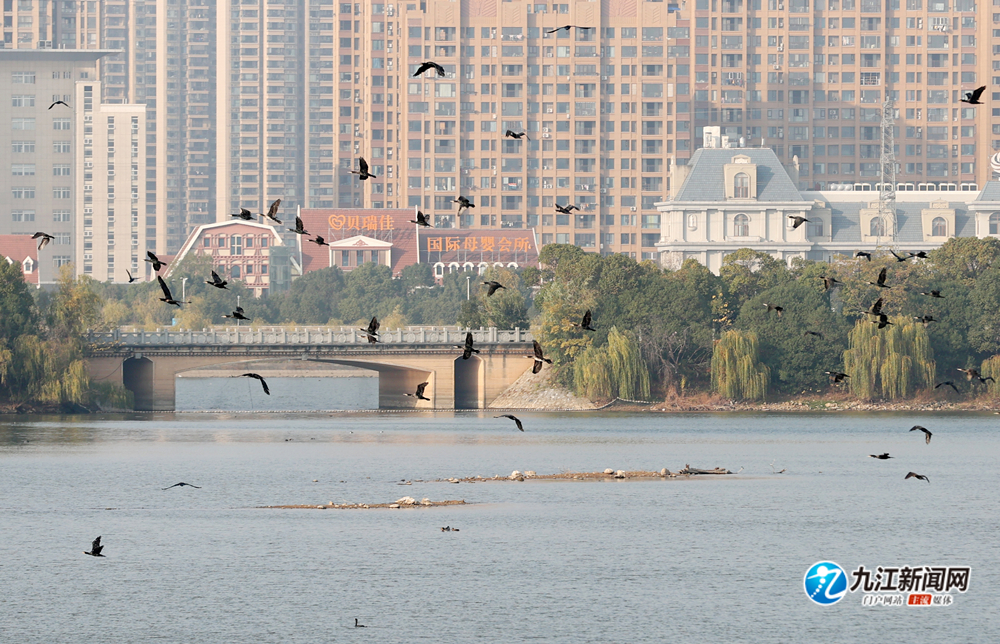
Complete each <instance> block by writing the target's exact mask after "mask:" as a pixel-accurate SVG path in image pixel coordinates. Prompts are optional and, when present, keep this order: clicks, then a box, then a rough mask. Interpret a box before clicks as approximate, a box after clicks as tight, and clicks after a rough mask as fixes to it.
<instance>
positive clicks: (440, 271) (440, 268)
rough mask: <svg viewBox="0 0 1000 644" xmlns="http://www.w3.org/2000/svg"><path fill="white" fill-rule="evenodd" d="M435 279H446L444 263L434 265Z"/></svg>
mask: <svg viewBox="0 0 1000 644" xmlns="http://www.w3.org/2000/svg"><path fill="white" fill-rule="evenodd" d="M434 277H437V278H441V277H444V262H437V263H436V264H434Z"/></svg>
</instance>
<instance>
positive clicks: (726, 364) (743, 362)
mask: <svg viewBox="0 0 1000 644" xmlns="http://www.w3.org/2000/svg"><path fill="white" fill-rule="evenodd" d="M770 381H771V370H770V369H768V367H767V366H766V365H764V364H763V363H762V362H761V361H760V360H759V358H758V341H757V334H756V333H753V332H750V331H740V330H733V331H726V332H725V333H723V334H722V338H721V339H719V340H718V341H717V342H716V343H715V347H714V348H713V350H712V389H714V390H715V391H717V392H718V393H720V394H722V395H723V396H725V397H726V398H731V399H734V400H764V399H765V398H767V387H768V384H769V383H770Z"/></svg>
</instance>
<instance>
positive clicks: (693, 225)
mask: <svg viewBox="0 0 1000 644" xmlns="http://www.w3.org/2000/svg"><path fill="white" fill-rule="evenodd" d="M688 228H689V229H691V230H697V229H698V215H688Z"/></svg>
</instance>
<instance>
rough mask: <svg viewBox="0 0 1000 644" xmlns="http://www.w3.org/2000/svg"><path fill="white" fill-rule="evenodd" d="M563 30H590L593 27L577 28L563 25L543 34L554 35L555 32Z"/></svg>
mask: <svg viewBox="0 0 1000 644" xmlns="http://www.w3.org/2000/svg"><path fill="white" fill-rule="evenodd" d="M563 29H565V30H566V31H569V30H570V29H583V30H590V29H593V27H578V26H576V25H563V26H562V27H556V28H555V29H549V30H548V31H546V32H545V33H547V34H554V33H556V32H557V31H562V30H563Z"/></svg>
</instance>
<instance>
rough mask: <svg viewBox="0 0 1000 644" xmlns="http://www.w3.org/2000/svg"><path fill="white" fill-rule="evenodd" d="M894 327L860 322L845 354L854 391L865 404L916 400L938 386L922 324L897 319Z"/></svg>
mask: <svg viewBox="0 0 1000 644" xmlns="http://www.w3.org/2000/svg"><path fill="white" fill-rule="evenodd" d="M891 321H892V323H893V324H892V326H887V327H886V328H884V329H879V328H878V326H877V325H875V324H872V323H871V322H867V321H865V320H859V321H858V322H857V323H856V324H855V325H854V329H853V330H851V332H850V347H849V348H848V350H847V351H845V352H844V373H846V374H847V375H849V376H850V380H849V383H850V387H851V391H852V392H853V393H854V395H855V396H857V397H859V398H863V399H865V400H872V399H875V398H882V399H885V400H893V399H896V398H906V397H909V396H912V395H913V394H914V393H916V392H917V390H919V389H927V388H929V387H932V386H933V385H934V372H935V371H936V364H935V362H934V352H933V350H932V349H931V345H930V340H929V338H928V336H927V330H926V329H925V328H924V327H923V325H922V324H919V323H915V322H913V321H912V320H908V319H906V318H903V317H895V318H893V319H892V320H891Z"/></svg>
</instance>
